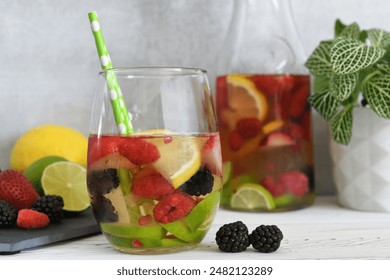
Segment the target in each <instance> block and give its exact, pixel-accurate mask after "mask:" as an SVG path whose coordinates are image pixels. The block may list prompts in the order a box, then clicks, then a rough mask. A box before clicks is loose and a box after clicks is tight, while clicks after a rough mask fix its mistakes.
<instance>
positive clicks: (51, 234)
mask: <svg viewBox="0 0 390 280" xmlns="http://www.w3.org/2000/svg"><path fill="white" fill-rule="evenodd" d="M97 233H100V228H99V226H98V224H97V223H96V220H95V218H94V216H93V214H92V210H91V208H89V209H87V210H86V211H84V212H82V213H78V214H75V215H73V216H71V217H68V216H67V217H65V218H63V219H62V220H61V222H59V223H55V224H50V225H49V226H47V227H46V228H43V229H30V230H26V229H20V228H17V227H16V226H15V227H12V228H6V229H0V255H1V254H15V253H19V252H20V251H22V250H24V249H28V248H33V247H38V246H42V245H47V244H51V243H55V242H58V241H63V240H68V239H72V238H76V237H82V236H86V235H91V234H97Z"/></svg>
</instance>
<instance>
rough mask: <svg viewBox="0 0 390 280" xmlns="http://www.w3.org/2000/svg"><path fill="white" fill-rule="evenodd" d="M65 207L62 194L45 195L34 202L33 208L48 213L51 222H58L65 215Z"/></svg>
mask: <svg viewBox="0 0 390 280" xmlns="http://www.w3.org/2000/svg"><path fill="white" fill-rule="evenodd" d="M63 207H64V200H63V199H62V197H61V196H59V195H44V196H41V197H40V198H39V199H38V200H37V201H35V202H34V204H33V205H32V206H31V209H32V210H36V211H38V212H41V213H44V214H46V215H47V216H48V217H49V219H50V222H51V223H57V222H59V221H61V219H62V217H63V216H64V212H63V210H62V208H63Z"/></svg>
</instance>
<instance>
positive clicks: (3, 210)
mask: <svg viewBox="0 0 390 280" xmlns="http://www.w3.org/2000/svg"><path fill="white" fill-rule="evenodd" d="M17 218H18V211H17V210H16V208H15V207H13V206H12V205H11V204H9V203H8V202H7V201H5V200H0V228H4V227H11V226H13V225H15V224H16V219H17Z"/></svg>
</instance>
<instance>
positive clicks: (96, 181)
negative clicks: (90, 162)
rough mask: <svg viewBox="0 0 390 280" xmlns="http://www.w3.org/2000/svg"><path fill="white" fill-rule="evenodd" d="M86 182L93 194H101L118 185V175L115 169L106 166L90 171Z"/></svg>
mask: <svg viewBox="0 0 390 280" xmlns="http://www.w3.org/2000/svg"><path fill="white" fill-rule="evenodd" d="M87 182H88V190H89V191H90V192H91V193H92V194H93V195H103V194H107V193H109V192H110V191H111V190H113V189H115V188H117V187H118V186H119V177H118V173H117V170H116V169H114V168H108V169H104V170H99V171H92V172H90V173H89V174H88V180H87Z"/></svg>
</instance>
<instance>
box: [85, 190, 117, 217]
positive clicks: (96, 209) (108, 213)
mask: <svg viewBox="0 0 390 280" xmlns="http://www.w3.org/2000/svg"><path fill="white" fill-rule="evenodd" d="M91 205H92V212H93V214H94V216H95V218H96V220H97V221H98V222H100V223H101V222H103V223H107V222H110V223H112V222H117V221H118V219H119V217H118V214H117V212H116V210H115V208H114V206H112V204H111V201H110V200H109V199H107V198H106V197H104V196H97V197H95V198H93V200H92V201H91Z"/></svg>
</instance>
